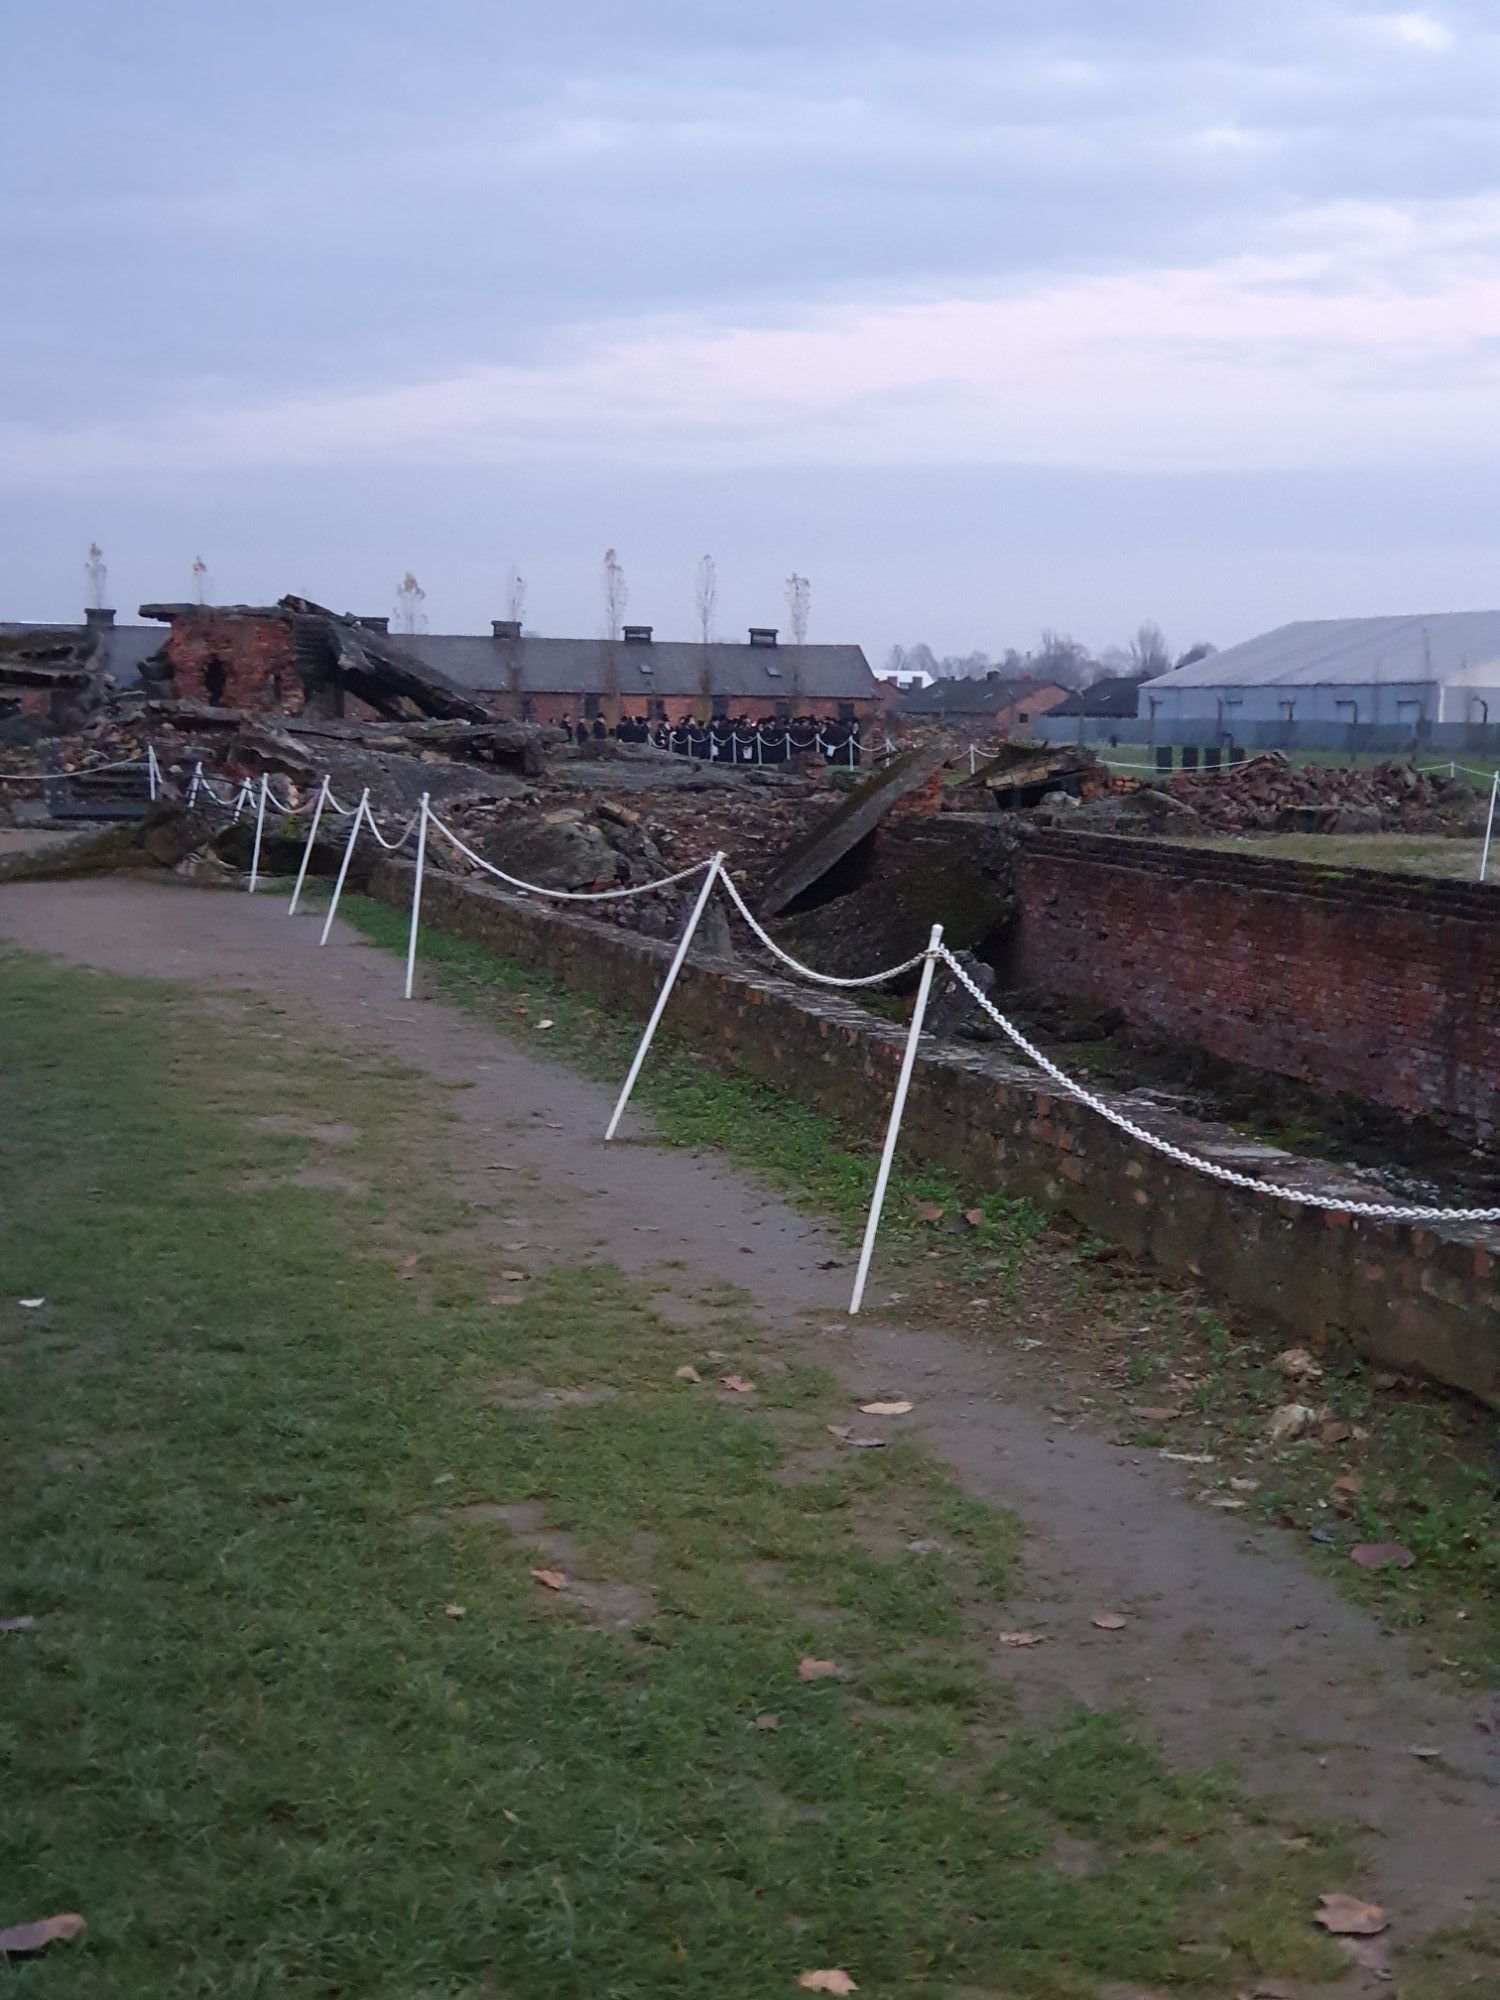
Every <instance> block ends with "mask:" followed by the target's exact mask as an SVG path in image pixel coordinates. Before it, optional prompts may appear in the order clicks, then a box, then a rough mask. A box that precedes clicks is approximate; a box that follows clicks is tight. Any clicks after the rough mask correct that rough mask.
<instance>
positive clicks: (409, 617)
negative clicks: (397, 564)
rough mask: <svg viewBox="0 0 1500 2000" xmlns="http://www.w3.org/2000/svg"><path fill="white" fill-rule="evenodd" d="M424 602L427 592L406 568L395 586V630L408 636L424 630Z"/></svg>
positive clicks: (425, 623)
mask: <svg viewBox="0 0 1500 2000" xmlns="http://www.w3.org/2000/svg"><path fill="white" fill-rule="evenodd" d="M426 602H427V592H426V591H425V590H424V589H423V588H422V586H421V584H420V583H418V582H417V579H416V578H415V577H414V576H413V575H412V573H411V571H410V570H408V571H407V572H406V574H405V576H403V577H402V579H401V581H400V583H398V584H397V586H396V611H395V618H396V630H397V631H398V632H404V633H405V634H406V635H407V637H408V638H415V637H416V636H417V634H418V633H419V632H425V631H426V630H427V613H426V611H425V610H423V608H422V607H423V606H424V605H425V604H426Z"/></svg>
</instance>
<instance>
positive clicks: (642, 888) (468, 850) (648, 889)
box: [427, 811, 710, 903]
mask: <svg viewBox="0 0 1500 2000" xmlns="http://www.w3.org/2000/svg"><path fill="white" fill-rule="evenodd" d="M427 817H428V818H429V820H430V821H431V822H432V824H433V826H434V827H435V828H436V829H437V831H438V832H439V833H440V834H442V836H443V838H444V839H445V840H446V841H448V842H449V844H450V845H451V846H452V847H454V848H456V849H457V851H458V852H459V853H460V854H461V855H462V856H463V857H464V859H465V860H466V861H472V862H473V864H474V866H475V867H476V868H482V869H483V870H484V872H485V874H486V875H493V876H494V877H495V880H496V881H497V882H504V883H505V884H507V886H508V887H510V888H512V889H516V890H519V891H520V893H521V894H522V895H524V896H548V897H551V898H553V899H554V900H555V901H557V902H560V903H612V902H616V901H618V900H619V899H620V898H621V897H624V896H649V895H652V894H654V893H655V891H656V890H658V889H670V888H671V887H672V885H673V884H674V883H676V882H686V881H687V880H688V878H689V877H690V876H692V875H697V874H698V873H699V872H700V871H701V870H702V869H704V868H707V867H708V866H709V865H710V864H709V862H707V861H695V862H694V863H693V865H692V867H691V868H679V869H678V871H677V873H676V874H675V875H663V876H662V877H661V879H660V880H659V881H656V882H634V883H631V884H630V885H629V886H628V887H626V888H624V889H544V888H542V887H541V885H540V884H539V883H536V882H523V881H522V880H521V878H520V876H519V875H507V874H506V872H505V870H504V869H503V868H497V867H496V866H495V864H494V863H493V862H492V861H486V860H485V858H484V856H483V855H482V854H476V853H475V852H474V850H473V848H472V847H470V846H469V845H468V844H467V843H466V842H465V841H462V840H460V839H459V837H458V835H457V834H456V833H455V832H454V831H453V829H452V827H451V826H449V825H448V824H447V823H446V822H445V821H443V820H441V819H439V818H438V816H437V814H436V813H435V812H431V811H429V813H428V815H427Z"/></svg>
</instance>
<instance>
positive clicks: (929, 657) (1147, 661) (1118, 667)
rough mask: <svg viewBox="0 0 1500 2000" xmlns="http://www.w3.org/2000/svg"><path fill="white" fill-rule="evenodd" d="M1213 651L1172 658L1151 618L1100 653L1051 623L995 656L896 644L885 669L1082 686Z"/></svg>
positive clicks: (1162, 668) (1152, 672)
mask: <svg viewBox="0 0 1500 2000" xmlns="http://www.w3.org/2000/svg"><path fill="white" fill-rule="evenodd" d="M1214 650H1215V648H1214V647H1213V646H1212V645H1210V644H1209V642H1208V641H1207V640H1206V639H1204V640H1200V641H1199V642H1198V643H1197V644H1196V645H1193V646H1190V647H1189V648H1188V649H1187V651H1186V652H1184V653H1181V654H1179V655H1177V656H1176V657H1175V658H1174V656H1173V653H1172V649H1171V647H1170V646H1169V645H1168V644H1167V640H1166V635H1165V634H1164V633H1163V631H1162V629H1161V627H1160V625H1158V624H1157V623H1156V622H1155V621H1154V620H1152V619H1148V620H1147V621H1146V622H1145V623H1144V624H1143V625H1139V626H1137V628H1136V630H1135V632H1134V634H1133V635H1132V636H1131V638H1130V639H1129V640H1128V641H1127V643H1126V644H1125V645H1123V646H1106V647H1104V648H1103V649H1102V651H1100V652H1099V653H1098V654H1093V653H1091V652H1090V651H1089V649H1088V647H1087V646H1085V645H1083V644H1082V643H1081V642H1080V641H1079V640H1077V639H1074V638H1073V637H1072V636H1071V635H1070V634H1068V633H1066V632H1058V631H1054V630H1053V629H1052V628H1051V627H1047V628H1045V629H1044V630H1043V632H1042V636H1041V639H1040V641H1039V643H1038V644H1037V645H1035V646H1033V647H1031V648H1030V649H1029V650H1028V651H1027V652H1024V653H1023V652H1020V651H1018V649H1017V648H1016V647H1014V646H1007V647H1006V648H1005V650H1004V652H1002V653H1000V654H999V655H998V656H997V657H995V658H991V656H990V655H989V654H988V653H984V652H973V653H964V654H954V653H948V654H944V655H942V656H941V657H939V656H938V655H937V654H935V653H934V652H933V650H932V648H931V646H928V645H925V644H920V643H919V644H917V645H915V646H892V648H891V650H890V653H889V655H888V656H887V659H886V666H885V671H886V672H887V673H888V674H895V673H911V672H919V673H927V674H930V675H931V676H932V678H933V679H934V680H966V679H973V678H976V677H977V676H979V675H981V674H987V673H991V672H994V671H996V670H998V671H999V672H1000V673H1003V674H1005V675H1007V676H1008V677H1011V678H1014V679H1017V680H1019V679H1021V678H1022V677H1029V678H1030V679H1032V680H1038V681H1051V682H1052V683H1053V684H1054V685H1055V686H1057V687H1066V688H1083V687H1092V685H1093V684H1094V682H1095V681H1100V680H1107V679H1109V678H1110V677H1111V676H1113V675H1120V674H1130V675H1144V676H1146V677H1147V678H1154V677H1155V676H1156V675H1157V674H1164V673H1167V672H1168V671H1169V670H1170V669H1171V668H1173V667H1185V666H1190V665H1191V664H1192V662H1193V661H1194V660H1201V659H1204V658H1206V657H1207V655H1208V654H1210V653H1212V652H1213V651H1214Z"/></svg>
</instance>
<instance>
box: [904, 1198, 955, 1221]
mask: <svg viewBox="0 0 1500 2000" xmlns="http://www.w3.org/2000/svg"><path fill="white" fill-rule="evenodd" d="M912 1207H913V1208H914V1209H915V1210H916V1211H917V1213H918V1215H920V1216H921V1218H922V1220H923V1221H924V1222H941V1221H942V1219H943V1217H944V1216H945V1215H946V1214H947V1212H948V1211H947V1210H946V1209H945V1208H943V1207H942V1206H941V1205H940V1204H939V1203H938V1202H935V1201H914V1202H913V1203H912Z"/></svg>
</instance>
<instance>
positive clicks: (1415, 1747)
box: [1406, 1743, 1443, 1757]
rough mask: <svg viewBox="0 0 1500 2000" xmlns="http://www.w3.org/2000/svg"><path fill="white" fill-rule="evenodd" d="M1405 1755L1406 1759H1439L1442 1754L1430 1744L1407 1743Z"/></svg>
mask: <svg viewBox="0 0 1500 2000" xmlns="http://www.w3.org/2000/svg"><path fill="white" fill-rule="evenodd" d="M1406 1754H1407V1756H1408V1757H1441V1756H1442V1754H1443V1753H1442V1751H1441V1750H1439V1749H1438V1748H1437V1746H1436V1745H1435V1744H1432V1743H1408V1744H1407V1746H1406Z"/></svg>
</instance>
